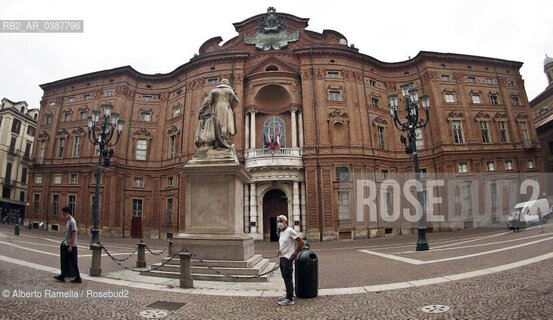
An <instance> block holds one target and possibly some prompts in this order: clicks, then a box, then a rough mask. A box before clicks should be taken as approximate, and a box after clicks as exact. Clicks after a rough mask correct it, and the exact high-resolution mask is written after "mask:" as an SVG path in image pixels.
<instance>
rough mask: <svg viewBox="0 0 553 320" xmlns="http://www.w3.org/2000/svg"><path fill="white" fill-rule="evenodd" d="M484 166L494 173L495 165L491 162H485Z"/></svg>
mask: <svg viewBox="0 0 553 320" xmlns="http://www.w3.org/2000/svg"><path fill="white" fill-rule="evenodd" d="M486 166H487V167H488V171H490V172H491V171H495V163H494V162H493V161H488V162H486Z"/></svg>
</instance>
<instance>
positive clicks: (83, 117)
mask: <svg viewBox="0 0 553 320" xmlns="http://www.w3.org/2000/svg"><path fill="white" fill-rule="evenodd" d="M86 116H87V114H86V111H81V112H79V120H86Z"/></svg>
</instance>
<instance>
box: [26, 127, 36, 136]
mask: <svg viewBox="0 0 553 320" xmlns="http://www.w3.org/2000/svg"><path fill="white" fill-rule="evenodd" d="M27 134H28V135H30V136H31V137H34V135H35V127H33V126H28V127H27Z"/></svg>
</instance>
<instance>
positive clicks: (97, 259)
mask: <svg viewBox="0 0 553 320" xmlns="http://www.w3.org/2000/svg"><path fill="white" fill-rule="evenodd" d="M90 250H92V264H91V265H90V273H89V275H90V276H91V277H99V276H101V275H102V269H101V268H100V266H101V265H102V246H101V245H100V244H98V243H93V244H91V245H90Z"/></svg>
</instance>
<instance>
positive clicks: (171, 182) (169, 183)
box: [167, 177, 174, 187]
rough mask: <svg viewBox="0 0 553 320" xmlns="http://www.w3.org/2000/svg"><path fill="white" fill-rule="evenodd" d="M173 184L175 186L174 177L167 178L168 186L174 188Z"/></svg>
mask: <svg viewBox="0 0 553 320" xmlns="http://www.w3.org/2000/svg"><path fill="white" fill-rule="evenodd" d="M173 184H174V178H173V177H168V178H167V186H168V187H172V186H173Z"/></svg>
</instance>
